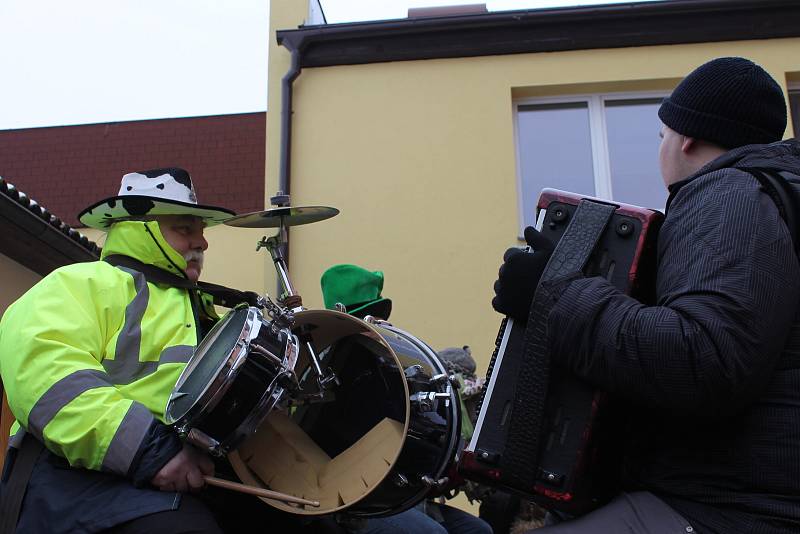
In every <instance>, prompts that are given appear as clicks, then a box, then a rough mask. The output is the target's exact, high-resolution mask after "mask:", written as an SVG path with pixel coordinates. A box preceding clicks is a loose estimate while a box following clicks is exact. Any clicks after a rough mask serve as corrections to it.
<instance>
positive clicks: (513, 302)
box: [492, 226, 555, 322]
mask: <svg viewBox="0 0 800 534" xmlns="http://www.w3.org/2000/svg"><path fill="white" fill-rule="evenodd" d="M525 241H526V242H527V243H528V245H530V247H531V248H532V249H533V252H525V251H523V250H522V249H519V248H510V249H508V250H506V253H505V254H504V255H503V265H501V266H500V272H499V273H498V278H497V281H496V282H495V283H494V293H495V297H494V298H493V299H492V307H493V308H494V309H495V310H497V311H498V312H500V313H502V314H504V315H508V316H509V317H511V318H513V319H516V320H518V321H523V322H527V320H528V313H529V311H530V308H531V301H532V300H533V294H534V292H535V291H536V286H537V285H538V284H539V278H541V276H542V272H543V271H544V268H545V265H547V260H549V259H550V255H551V254H552V253H553V249H554V248H555V246H554V245H553V242H552V241H550V240H549V239H548V238H547V237H545V236H544V235H542V234H541V233H540V232H539V231H538V230H536V228H534V227H533V226H528V227H527V228H525Z"/></svg>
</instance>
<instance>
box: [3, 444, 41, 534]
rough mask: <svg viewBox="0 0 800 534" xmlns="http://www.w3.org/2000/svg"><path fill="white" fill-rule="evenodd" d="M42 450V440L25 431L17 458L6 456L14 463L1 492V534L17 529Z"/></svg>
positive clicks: (9, 533) (16, 454)
mask: <svg viewBox="0 0 800 534" xmlns="http://www.w3.org/2000/svg"><path fill="white" fill-rule="evenodd" d="M20 432H24V431H23V430H21V431H20ZM9 450H11V449H9ZM42 450H44V445H42V442H41V441H39V440H38V439H36V438H34V437H33V436H31V435H30V434H28V433H27V432H25V434H24V435H23V436H22V443H21V445H20V446H19V449H17V450H16V453H15V458H13V459H11V458H9V457H8V456H6V461H7V462H9V461H11V462H13V465H12V466H11V473H10V475H9V477H8V480H7V481H6V482H5V484H4V487H3V492H2V494H0V534H12V533H13V532H15V531H16V530H17V522H18V521H19V512H20V510H21V509H22V499H23V498H24V497H25V491H26V490H27V488H28V480H30V478H31V473H33V466H34V465H36V460H37V458H39V454H41V452H42Z"/></svg>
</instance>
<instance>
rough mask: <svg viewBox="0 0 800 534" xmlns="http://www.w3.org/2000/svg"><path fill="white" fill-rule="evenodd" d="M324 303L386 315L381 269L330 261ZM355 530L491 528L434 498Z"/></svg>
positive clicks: (467, 533)
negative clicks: (331, 265) (374, 269)
mask: <svg viewBox="0 0 800 534" xmlns="http://www.w3.org/2000/svg"><path fill="white" fill-rule="evenodd" d="M321 285H322V295H323V297H324V301H325V307H326V308H327V309H329V310H332V309H336V305H337V304H341V305H344V306H345V309H346V311H347V313H349V314H350V315H353V316H355V317H358V318H360V319H363V318H364V317H366V316H367V315H371V316H373V317H375V318H376V319H384V320H386V319H388V318H389V315H390V314H391V312H392V301H391V300H390V299H388V298H385V297H382V296H381V291H382V290H383V273H382V272H381V271H368V270H367V269H364V268H362V267H359V266H357V265H348V264H343V265H334V266H333V267H331V268H329V269H328V270H327V271H325V272H324V273H323V274H322V279H321ZM354 532H356V533H357V534H414V533H422V532H424V533H426V534H428V533H430V534H436V533H442V534H444V533H449V534H491V532H492V529H491V527H489V525H488V524H487V523H486V522H484V521H483V520H482V519H480V518H478V517H475V516H474V515H472V514H470V513H468V512H465V511H463V510H459V509H458V508H454V507H452V506H447V505H445V504H439V503H436V502H434V501H423V502H422V503H420V504H419V505H417V506H416V507H414V508H411V509H410V510H406V511H405V512H401V513H399V514H395V515H392V516H388V517H382V518H377V519H368V520H366V521H365V522H363V524H360V525H358V528H357V529H355V530H354Z"/></svg>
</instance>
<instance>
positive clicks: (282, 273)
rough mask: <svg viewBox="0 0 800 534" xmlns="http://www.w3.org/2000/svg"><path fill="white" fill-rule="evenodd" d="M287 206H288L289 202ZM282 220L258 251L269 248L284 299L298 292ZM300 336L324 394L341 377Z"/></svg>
mask: <svg viewBox="0 0 800 534" xmlns="http://www.w3.org/2000/svg"><path fill="white" fill-rule="evenodd" d="M285 207H288V204H287V205H286V206H285ZM280 221H281V222H280V225H279V227H278V233H277V234H275V235H274V236H272V237H269V238H267V237H266V236H264V237H262V238H261V241H259V242H258V245H257V246H256V251H258V250H260V249H261V248H266V249H267V250H269V254H270V256H271V257H272V262H273V263H274V264H275V271H277V273H278V279H279V280H280V282H281V284H282V285H283V290H284V291H283V294H282V295H281V297H280V299H281V300H283V299H285V298H286V297H290V296H293V295H296V294H297V293H295V290H294V287H293V286H292V281H291V279H290V278H289V269H288V267H287V265H286V259H285V257H284V255H283V249H284V247H283V245H284V243H286V237H287V231H286V221H285V217H281V218H280ZM303 309H304V308H303V307H302V306H298V307H297V308H292V310H291V312H292V313H297V312H299V311H302V310H303ZM298 338H299V339H300V341H301V342H302V343H304V344H305V346H306V349H307V350H308V355H309V360H311V365H312V366H313V367H314V372H315V373H316V375H317V384H318V385H319V388H320V394H322V393H323V391H324V390H326V389H329V388H332V387H334V386H338V385H339V378H338V377H337V376H336V375H335V374H334V372H333V370H331V369H326V370H325V371H323V370H322V367H321V366H320V362H319V358H318V357H317V353H316V351H314V347H313V346H312V345H311V341H310V340H309V338H308V336H307V335H302V334H301V335H298Z"/></svg>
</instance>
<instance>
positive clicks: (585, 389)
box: [459, 189, 663, 514]
mask: <svg viewBox="0 0 800 534" xmlns="http://www.w3.org/2000/svg"><path fill="white" fill-rule="evenodd" d="M537 208H538V217H537V220H539V221H541V225H540V226H541V228H540V231H541V232H542V233H543V234H544V235H545V236H547V237H549V238H550V239H551V240H552V241H553V242H554V243H556V247H555V250H554V251H553V254H552V256H551V259H550V261H549V262H548V264H547V267H546V268H545V270H544V273H543V274H542V281H546V280H548V279H554V278H557V277H558V276H560V275H562V274H569V273H574V272H577V271H582V272H583V273H584V274H585V275H586V276H603V277H605V278H607V279H608V280H609V282H611V283H612V284H613V285H614V286H616V287H617V288H619V289H620V290H621V291H624V292H625V293H627V294H629V295H631V296H633V297H635V298H637V299H639V300H641V301H642V302H645V303H650V302H652V299H653V292H654V288H655V280H654V278H655V254H656V251H655V242H656V238H657V234H658V229H659V228H660V226H661V222H662V221H663V215H662V214H661V213H660V212H658V211H654V210H650V209H646V208H640V207H636V206H630V205H625V204H619V203H611V202H607V201H602V200H598V199H593V198H587V197H584V196H581V195H577V194H574V193H568V192H564V191H557V190H554V189H545V190H543V191H542V193H541V195H540V197H539V203H538V206H537ZM539 294H540V292H539V291H538V290H537V292H536V295H535V296H534V300H533V305H532V313H531V318H530V319H529V321H528V324H527V325H525V324H518V323H515V322H514V320H513V319H511V318H506V319H504V320H503V323H502V324H501V327H500V332H499V333H498V336H497V341H496V347H495V351H494V354H493V355H492V359H491V361H490V363H489V369H488V371H487V377H486V382H487V386H486V390H485V392H484V397H483V399H482V401H481V404H480V405H479V408H478V421H477V423H476V425H475V432H474V434H473V437H472V440H471V441H470V443H469V445H468V446H467V448H466V449H465V451H464V452H463V454H462V458H461V460H460V463H459V471H460V473H461V475H462V476H464V478H467V479H470V480H474V481H477V482H482V483H485V484H488V485H491V486H496V487H498V488H502V489H504V490H508V491H512V492H515V493H519V494H522V495H523V496H525V497H528V498H530V499H531V500H533V501H536V502H538V503H539V504H541V505H542V506H544V507H545V508H548V509H555V510H560V511H564V512H568V513H572V514H582V513H585V512H587V511H589V510H591V509H593V508H595V507H597V506H599V505H601V504H603V503H604V502H606V501H607V500H608V499H610V498H611V497H612V496H613V495H614V494H615V493H616V492H617V491H618V489H619V487H618V484H619V473H620V461H621V454H620V453H621V448H622V447H621V446H620V434H621V433H622V427H621V425H622V424H623V418H622V417H621V414H622V413H623V410H621V409H619V408H617V407H616V406H615V404H616V402H617V401H616V400H615V399H613V398H611V397H610V396H609V395H607V394H605V393H603V392H601V391H598V390H596V389H594V388H593V387H592V386H591V385H589V384H587V383H586V382H584V381H582V380H581V379H579V378H578V377H575V376H574V375H572V374H570V373H568V372H566V371H565V370H562V369H560V368H558V367H552V368H551V366H550V361H549V354H548V353H547V349H546V346H545V343H544V340H543V339H540V338H542V337H543V336H542V335H541V334H539V335H537V332H543V331H544V330H543V325H542V324H535V323H536V322H537V319H536V313H535V311H536V309H537V298H538V297H539ZM544 320H546V317H541V318H539V321H540V322H541V321H544Z"/></svg>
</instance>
